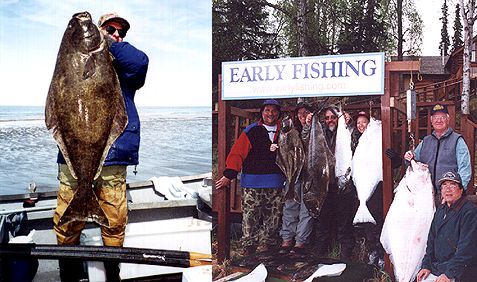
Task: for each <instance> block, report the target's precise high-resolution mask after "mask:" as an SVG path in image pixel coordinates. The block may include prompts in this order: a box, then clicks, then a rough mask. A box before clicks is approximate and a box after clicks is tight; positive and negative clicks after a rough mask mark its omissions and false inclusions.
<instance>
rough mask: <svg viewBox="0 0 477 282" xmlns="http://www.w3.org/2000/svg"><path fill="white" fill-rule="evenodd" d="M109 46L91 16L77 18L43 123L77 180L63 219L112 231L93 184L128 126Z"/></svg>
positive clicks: (68, 35)
mask: <svg viewBox="0 0 477 282" xmlns="http://www.w3.org/2000/svg"><path fill="white" fill-rule="evenodd" d="M108 47H109V46H108V45H107V43H106V41H105V40H104V38H103V36H102V34H101V32H100V31H99V29H98V27H97V26H96V25H95V24H94V23H93V22H92V20H91V15H90V14H89V13H88V12H82V13H77V14H74V15H73V16H72V18H71V20H70V21H69V23H68V26H67V28H66V31H65V33H64V35H63V39H62V41H61V45H60V49H59V51H58V56H57V59H56V66H55V70H54V72H53V78H52V80H51V84H50V89H49V91H48V96H47V99H46V108H45V122H46V127H47V128H48V130H49V131H50V132H51V133H52V134H53V138H54V139H55V140H56V142H57V143H58V146H59V148H60V150H61V153H62V154H63V156H64V158H65V160H66V163H67V165H68V168H69V170H70V172H71V174H72V175H73V177H74V178H76V179H77V180H78V187H77V189H76V191H75V195H74V197H73V199H72V200H71V202H70V203H69V205H68V207H67V209H66V210H65V212H64V214H63V216H62V217H61V218H60V224H64V223H66V222H69V221H73V220H80V221H86V220H88V219H91V220H94V221H96V222H97V223H99V224H101V225H104V226H109V222H108V220H107V218H106V216H105V214H104V212H103V211H102V209H101V208H100V206H99V203H98V199H97V198H96V195H95V194H94V192H93V180H94V179H95V178H96V177H98V175H99V173H100V172H101V168H102V164H103V162H104V159H105V158H106V155H107V153H108V151H109V148H110V147H111V145H112V143H113V142H114V141H115V140H116V138H117V137H118V136H119V135H120V134H121V133H122V132H123V130H124V128H125V127H126V125H127V115H126V111H125V106H124V100H123V97H122V94H121V88H120V86H119V80H118V77H117V75H116V72H115V70H114V67H113V63H112V56H111V54H110V53H109V50H108Z"/></svg>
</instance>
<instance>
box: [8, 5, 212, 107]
mask: <svg viewBox="0 0 477 282" xmlns="http://www.w3.org/2000/svg"><path fill="white" fill-rule="evenodd" d="M211 6H212V4H211V1H210V0H160V1H155V0H139V1H137V0H135V1H129V0H116V1H109V0H102V1H99V0H97V1H93V0H89V1H86V0H83V1H72V0H61V1H54V0H22V1H19V0H17V1H15V0H1V1H0V85H1V89H2V90H1V92H0V105H44V103H45V100H46V95H47V93H48V88H49V85H50V82H51V77H52V74H53V69H54V66H55V62H56V55H57V53H58V49H59V46H60V42H61V39H62V36H63V33H64V31H65V29H66V26H67V24H68V22H69V20H70V19H71V16H72V15H73V14H75V13H77V12H81V11H88V12H90V13H91V16H92V17H93V20H94V22H95V23H96V22H97V20H98V18H99V17H100V16H101V15H102V14H104V13H108V12H112V11H115V12H117V13H118V14H119V15H120V16H121V17H124V18H125V19H127V20H128V21H129V23H130V24H131V29H130V30H129V32H128V34H127V36H126V38H125V41H128V42H130V43H131V44H133V45H134V46H135V47H136V48H138V49H140V50H142V51H144V52H145V53H146V54H147V55H148V56H149V60H150V63H149V71H148V74H147V78H146V84H145V86H144V87H143V88H141V89H140V90H139V91H138V92H137V95H136V102H137V104H138V105H139V106H209V105H210V100H211V98H210V97H211V73H212V72H211V69H212V68H211V61H212V52H211V21H212V20H211V12H212V10H211Z"/></svg>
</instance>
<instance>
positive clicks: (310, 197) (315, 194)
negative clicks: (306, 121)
mask: <svg viewBox="0 0 477 282" xmlns="http://www.w3.org/2000/svg"><path fill="white" fill-rule="evenodd" d="M306 148H307V151H306V165H305V169H304V172H305V179H306V180H305V185H304V186H303V202H304V204H305V206H306V208H307V209H308V211H309V213H310V215H311V216H312V217H314V218H317V217H318V216H319V215H320V212H321V208H322V207H323V203H324V202H325V198H326V195H327V194H328V184H329V182H330V177H331V176H332V173H331V172H332V171H334V162H335V160H334V156H333V153H332V152H331V151H330V149H329V148H328V145H327V143H326V139H325V134H324V133H323V128H322V127H321V124H320V121H319V115H318V113H315V114H314V115H313V119H312V122H311V129H310V136H309V139H308V143H307V147H306Z"/></svg>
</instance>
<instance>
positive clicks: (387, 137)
mask: <svg viewBox="0 0 477 282" xmlns="http://www.w3.org/2000/svg"><path fill="white" fill-rule="evenodd" d="M411 70H412V71H419V70H420V63H419V62H413V61H397V62H387V63H386V66H385V72H384V95H383V96H381V120H382V131H383V132H382V138H383V145H382V150H383V215H384V217H386V215H387V213H388V211H389V207H390V206H391V202H392V199H393V188H394V187H393V177H392V166H391V160H390V159H389V158H388V157H386V155H385V154H384V152H385V151H386V149H387V148H391V147H392V143H391V141H392V137H393V136H392V134H393V127H392V120H391V96H392V94H393V92H396V91H399V85H396V84H395V83H399V73H400V72H408V71H411ZM403 127H404V128H406V127H405V126H403ZM384 262H385V270H386V272H387V273H389V275H390V276H391V277H394V272H393V268H392V265H391V261H390V260H389V256H388V255H385V256H384Z"/></svg>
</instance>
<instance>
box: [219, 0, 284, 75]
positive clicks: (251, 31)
mask: <svg viewBox="0 0 477 282" xmlns="http://www.w3.org/2000/svg"><path fill="white" fill-rule="evenodd" d="M269 13H270V11H269V9H267V7H266V6H265V2H264V1H255V0H213V2H212V26H213V28H212V58H213V59H212V60H213V63H212V65H213V71H212V74H213V82H214V84H215V83H216V80H217V75H218V74H219V73H220V70H221V63H222V62H224V61H238V60H255V59H267V58H276V57H277V56H278V53H279V50H280V49H279V48H280V46H279V44H278V41H277V32H276V31H274V26H273V25H272V24H271V23H270V22H269Z"/></svg>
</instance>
